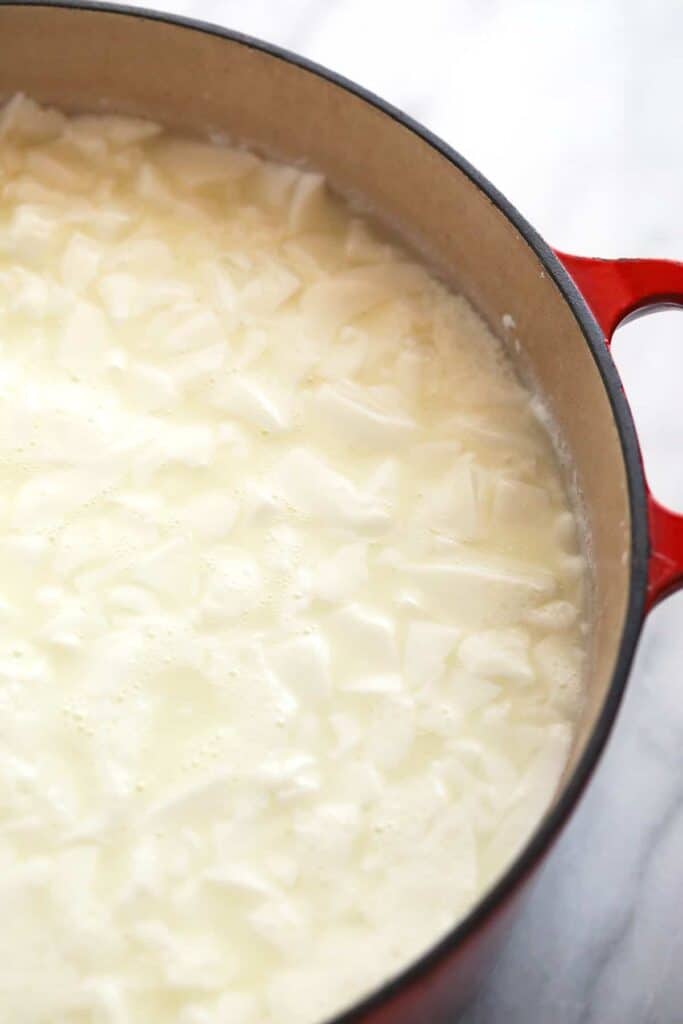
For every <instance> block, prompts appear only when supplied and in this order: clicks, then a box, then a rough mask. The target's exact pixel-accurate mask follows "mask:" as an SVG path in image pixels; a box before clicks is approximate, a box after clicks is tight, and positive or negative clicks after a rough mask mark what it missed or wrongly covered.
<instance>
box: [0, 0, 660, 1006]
mask: <svg viewBox="0 0 683 1024" xmlns="http://www.w3.org/2000/svg"><path fill="white" fill-rule="evenodd" d="M3 6H7V7H44V8H62V9H66V10H84V11H88V12H92V13H106V14H116V15H122V16H125V17H132V18H140V19H142V20H147V21H156V22H163V23H166V24H170V25H175V26H177V27H178V28H184V29H187V30H189V31H194V32H201V33H204V34H207V35H213V36H218V37H220V38H223V39H227V40H229V41H230V42H233V43H237V44H239V45H241V46H245V47H247V48H249V49H253V50H258V51H261V52H262V53H265V54H267V55H268V56H270V57H274V58H276V59H277V60H281V61H285V62H287V63H289V64H293V65H294V66H295V67H298V68H300V69H301V70H302V71H305V72H307V73H309V74H312V75H316V76H317V77H318V78H322V79H324V80H326V81H327V82H330V83H331V84H333V85H335V86H337V87H338V88H340V89H344V90H346V91H347V92H350V93H352V94H353V95H354V96H356V97H357V98H358V99H360V100H363V101H364V102H365V103H368V104H369V105H370V106H372V107H374V108H375V109H376V110H378V111H379V112H380V113H382V114H384V115H385V116H387V117H389V118H391V119H392V120H394V121H397V122H398V123H399V124H401V125H402V126H403V127H404V128H406V129H407V130H408V131H410V132H412V133H413V134H414V135H417V136H418V137H419V138H420V139H421V140H422V141H423V142H425V143H426V144H427V145H428V146H431V147H432V149H434V150H436V151H437V152H438V153H439V154H440V155H441V156H442V157H444V158H445V159H446V160H448V162H449V163H451V164H452V165H453V166H454V167H455V169H456V170H457V171H459V172H460V173H462V174H464V175H465V176H466V177H467V178H469V179H470V181H471V182H472V183H473V184H474V185H475V186H476V187H477V188H478V189H479V190H480V191H481V192H483V193H484V194H485V195H486V196H487V197H488V199H489V200H490V201H491V202H492V203H493V205H494V206H496V207H497V209H498V210H499V211H500V212H501V213H502V214H503V215H504V216H505V217H506V218H507V220H509V221H510V222H511V223H512V225H513V226H514V227H515V228H516V230H517V231H518V232H519V234H520V235H521V236H522V237H523V239H524V240H525V242H526V243H527V245H528V246H529V247H530V249H531V250H532V251H533V252H534V253H535V255H536V256H537V257H538V259H539V260H540V262H541V264H542V266H543V269H544V271H545V272H546V273H547V274H548V275H549V276H550V277H551V278H552V280H553V282H554V284H555V285H556V287H557V288H558V290H559V291H560V293H561V295H562V297H563V299H564V301H565V302H566V303H567V305H568V306H569V308H570V310H571V312H572V314H573V316H574V319H575V320H576V322H577V324H578V326H579V328H580V330H581V333H582V334H583V336H584V339H585V341H586V343H587V345H588V348H589V350H590V352H591V355H592V357H593V360H594V362H595V364H596V366H597V368H598V372H599V373H600V376H601V378H602V382H603V385H604V387H605V390H606V392H607V397H608V399H609V403H610V407H611V410H612V415H613V417H614V422H615V425H616V428H617V432H618V435H619V441H620V445H621V451H622V456H623V459H624V467H625V471H626V477H627V485H628V501H629V510H630V517H631V531H630V557H631V567H630V585H629V596H628V604H627V608H626V614H625V616H624V625H623V629H622V633H621V638H620V641H619V648H618V653H617V658H616V662H615V667H614V671H613V674H612V680H611V683H610V686H609V689H608V691H607V694H606V697H605V700H604V702H603V706H602V709H601V711H600V714H599V715H598V718H597V720H596V722H595V725H594V727H593V729H592V731H591V734H590V736H589V738H588V741H587V742H586V746H585V748H584V751H583V753H582V754H581V757H580V758H579V760H578V762H577V764H576V766H575V767H574V770H573V771H572V774H571V776H570V777H569V779H568V781H567V782H566V783H565V785H564V786H563V788H562V791H561V792H560V795H559V797H558V798H557V800H556V801H555V803H554V804H553V806H552V807H551V808H550V810H549V811H548V812H547V813H546V814H545V816H544V817H543V818H542V819H541V821H540V822H539V824H538V825H537V827H536V828H535V830H534V831H533V833H532V834H531V836H530V837H529V839H528V840H527V842H526V843H525V844H524V846H523V847H522V849H521V850H520V852H519V853H518V854H517V856H516V857H515V859H514V860H513V861H512V863H511V864H510V865H509V866H508V868H507V869H506V870H505V871H504V873H503V874H502V875H501V876H500V878H499V879H498V881H497V882H496V883H495V884H494V885H493V886H492V887H491V888H490V889H489V890H488V891H487V892H485V894H484V895H483V897H482V898H481V899H479V900H478V901H477V902H476V903H475V904H474V906H473V907H472V909H471V910H470V911H469V912H468V913H467V914H466V916H465V917H464V918H463V919H462V920H461V921H459V922H458V923H457V924H456V925H455V926H454V927H453V928H451V929H450V931H448V932H447V933H446V934H445V935H444V936H442V938H440V939H439V940H438V941H437V942H436V943H434V944H433V945H432V946H430V947H429V948H428V949H427V950H426V951H425V952H424V953H423V954H422V955H421V956H419V957H418V958H417V959H416V960H414V961H412V962H411V963H410V964H409V965H408V967H406V968H404V969H403V970H401V971H399V972H398V973H397V974H396V975H393V976H392V977H390V978H389V979H388V980H387V981H385V982H383V983H382V984H380V985H379V986H378V987H377V988H375V989H373V990H371V991H370V993H369V994H368V995H366V996H365V997H363V998H362V999H361V1000H359V1001H357V1002H356V1003H354V1004H352V1005H351V1006H350V1007H349V1008H348V1009H347V1010H344V1011H343V1012H341V1013H340V1014H337V1015H336V1016H335V1017H334V1018H332V1019H328V1020H327V1021H326V1022H324V1024H360V1022H361V1021H362V1019H363V1018H364V1016H365V1015H366V1014H368V1013H370V1012H371V1011H373V1010H375V1009H378V1008H379V1007H380V1006H386V1004H388V1003H389V1002H390V1001H391V1000H392V999H393V998H394V997H396V996H397V995H399V993H401V992H404V991H406V990H407V989H409V988H410V987H412V985H413V984H414V983H415V982H419V981H420V980H421V979H423V978H424V976H425V975H427V974H428V972H429V971H430V970H431V969H432V968H434V967H436V966H437V965H438V964H439V963H440V962H442V961H444V960H446V959H447V958H448V957H449V955H450V954H452V953H454V952H455V951H456V949H457V948H458V947H462V946H464V945H465V943H466V942H467V941H468V940H470V939H471V938H473V937H474V935H475V933H476V932H477V931H478V930H479V929H480V928H481V927H482V926H483V925H484V924H485V923H486V922H488V920H489V919H490V918H492V917H493V916H494V915H495V913H496V912H497V911H499V910H501V909H502V907H503V906H504V904H505V903H506V901H507V899H508V898H509V897H510V896H511V895H512V894H513V893H514V891H515V890H516V889H517V888H518V887H519V886H520V885H521V884H522V883H523V882H524V880H525V879H526V878H527V876H528V875H530V874H531V872H532V871H533V870H534V869H535V868H536V867H538V865H539V863H540V861H541V859H542V858H543V856H544V855H545V854H546V852H547V851H548V850H549V848H550V847H551V845H552V843H553V842H554V840H555V839H556V838H557V836H558V834H559V832H560V830H561V829H562V828H563V826H564V825H565V824H566V823H567V821H568V819H569V817H570V816H571V814H572V812H573V810H574V808H575V806H576V804H577V802H578V800H579V797H580V796H581V794H582V793H583V790H584V788H585V786H586V785H587V783H588V781H589V779H590V777H591V775H592V774H593V771H594V770H595V768H596V766H597V763H598V761H599V759H600V757H601V755H602V753H603V750H604V748H605V745H606V743H607V739H608V737H609V734H610V732H611V730H612V727H613V725H614V721H615V719H616V716H617V712H618V710H619V706H620V704H621V700H622V698H623V695H624V691H625V687H626V682H627V679H628V675H629V672H630V669H631V665H632V662H633V658H634V655H635V650H636V646H637V643H638V638H639V635H640V631H641V628H642V624H643V619H644V613H645V600H646V592H647V572H648V558H649V551H650V545H649V531H648V516H647V500H646V484H645V476H644V473H643V467H642V462H641V456H640V448H639V445H638V440H637V436H636V431H635V426H634V423H633V418H632V416H631V411H630V409H629V406H628V403H627V401H626V397H625V395H624V392H623V389H622V385H621V381H620V379H619V376H618V373H617V370H616V366H615V364H614V362H613V360H612V358H611V356H610V354H609V350H608V347H607V343H606V339H605V336H604V335H603V333H602V331H601V330H600V328H599V326H598V324H597V322H596V320H595V318H594V316H593V314H592V312H591V311H590V308H589V307H588V305H587V303H586V301H585V299H584V298H583V296H582V295H581V293H580V292H579V291H578V289H577V287H576V285H575V284H574V282H573V281H572V279H571V277H570V276H569V274H568V273H567V271H566V270H565V268H564V267H563V265H562V263H561V262H560V260H559V259H558V257H557V256H556V255H555V253H554V251H553V249H552V248H551V247H550V246H549V245H548V243H547V242H545V241H544V239H543V238H542V237H541V236H540V235H539V234H538V232H537V231H536V230H535V229H534V228H533V227H532V226H531V225H530V224H529V223H528V221H527V220H526V219H525V218H524V217H523V216H522V215H521V214H520V213H519V211H518V210H517V209H516V207H515V206H513V204H512V203H511V202H510V201H509V200H508V199H506V197H505V196H504V195H503V194H502V193H501V192H499V191H498V189H497V188H496V187H495V186H494V185H492V184H491V182H490V181H488V179H487V178H485V177H484V175H482V174H481V173H480V172H479V171H478V170H477V169H476V168H475V167H473V166H472V164H470V163H469V161H468V160H466V159H465V158H464V157H463V156H461V155H460V153H458V152H457V151H456V150H455V149H453V148H452V147H451V146H449V145H448V144H447V143H446V142H444V141H443V140H442V139H440V138H439V137H438V136H437V135H435V134H433V133H432V132H431V131H429V130H428V129H427V128H425V127H424V126H423V125H421V124H420V123H419V122H418V121H416V120H414V119H413V118H412V117H410V116H409V115H408V114H405V113H404V112H403V111H402V110H399V109H398V108H397V107H395V106H393V105H392V104H390V103H387V102H386V101H385V100H383V99H381V98H380V97H379V96H377V95H375V94H374V93H373V92H371V91H370V90H367V89H365V88H363V87H362V86H360V85H357V84H356V83H355V82H353V81H351V80H350V79H348V78H346V77H345V76H343V75H340V74H337V73H336V72H334V71H331V70H329V69H328V68H326V67H324V66H322V65H320V64H318V63H316V62H315V61H311V60H308V59H307V58H305V57H302V56H300V55H299V54H296V53H293V52H292V51H291V50H288V49H286V48H284V47H280V46H277V45H274V44H271V43H267V42H264V41H263V40H260V39H256V38H254V37H252V36H249V35H246V34H244V33H241V32H236V31H233V30H232V29H227V28H223V27H222V26H219V25H215V24H212V23H210V22H205V21H202V20H200V19H197V18H187V17H182V16H178V15H172V14H168V13H164V12H161V11H155V10H152V9H149V8H145V7H130V6H127V5H124V4H117V3H109V2H103V3H99V2H98V3H93V2H91V0H2V2H0V7H3Z"/></svg>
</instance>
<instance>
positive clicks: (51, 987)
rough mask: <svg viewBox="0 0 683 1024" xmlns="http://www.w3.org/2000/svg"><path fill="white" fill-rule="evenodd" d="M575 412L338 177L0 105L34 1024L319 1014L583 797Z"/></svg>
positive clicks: (12, 865) (376, 975)
mask: <svg viewBox="0 0 683 1024" xmlns="http://www.w3.org/2000/svg"><path fill="white" fill-rule="evenodd" d="M538 409H539V403H538V400H537V399H534V397H533V396H532V395H531V394H530V392H529V391H528V390H526V388H525V387H524V386H523V385H522V384H521V383H520V381H519V380H518V379H517V377H516V376H515V373H514V371H513V369H512V366H511V364H510V363H509V362H508V359H507V357H506V355H505V353H504V351H503V349H502V347H501V345H500V344H499V343H498V341H497V340H496V339H495V338H494V337H493V335H492V334H491V333H490V332H489V330H488V329H487V327H486V326H485V325H484V323H483V322H482V321H481V320H480V318H479V317H478V316H477V314H476V313H475V312H474V311H473V310H472V308H471V307H470V306H469V305H468V304H467V302H466V301H465V300H464V299H463V298H461V297H459V296H457V295H454V294H452V293H451V292H449V291H448V290H447V289H446V288H445V287H444V285H443V284H441V283H439V282H438V281H437V280H436V279H435V278H434V277H433V276H432V275H431V274H430V272H429V270H428V269H425V268H424V267H422V266H420V265H418V264H417V263H416V262H414V260H413V258H412V257H411V256H410V255H409V254H408V253H407V252H406V251H404V250H403V249H402V248H401V247H400V246H399V245H397V244H396V243H395V242H393V241H389V240H388V239H387V238H385V237H383V236H382V235H381V234H380V233H379V232H378V231H377V230H376V229H375V228H374V227H372V226H371V225H370V224H369V223H368V221H367V220H366V219H364V217H363V216H360V215H359V214H358V213H357V212H356V211H355V210H354V209H353V208H352V207H351V206H349V205H346V204H345V203H343V202H342V201H341V200H339V199H337V198H334V197H333V196H332V195H331V194H330V193H329V191H328V189H327V187H326V185H325V182H324V180H323V178H322V177H321V176H319V175H318V174H313V173H309V172H304V171H302V170H300V169H295V168H293V167H288V166H283V165H281V164H277V163H274V162H269V161H265V160H262V159H260V158H259V157H257V156H255V155H253V154H252V153H249V152H246V151H245V150H242V149H238V148H228V147H227V146H224V145H218V144H216V145H210V144H208V143H207V144H204V143H198V142H193V141H188V140H186V139H182V138H179V137H174V136H172V135H169V134H167V133H166V132H165V131H164V130H162V128H160V127H159V126H157V125H155V124H151V123H148V122H146V121H139V120H131V119H129V118H123V117H117V116H110V115H107V116H79V117H65V116H63V115H62V114H60V113H58V112H56V111H54V110H48V109H45V108H41V107H39V106H38V105H36V104H35V103H34V102H32V101H31V100H29V99H26V98H23V97H20V96H17V97H15V98H13V99H11V100H10V101H9V102H7V103H6V104H5V105H4V107H3V108H2V109H1V110H0V906H1V908H2V927H1V928H0V1020H2V1021H6V1022H8V1024H57V1022H59V1024H319V1022H321V1021H323V1020H324V1019H327V1018H328V1017H329V1016H331V1015H332V1014H334V1013H335V1012H338V1011H340V1010H342V1009H344V1008H345V1007H347V1006H348V1005H349V1004H351V1003H352V1002H353V1001H354V1000H355V999H357V998H358V997H360V996H361V995H363V994H365V993H366V992H368V991H369V990H371V989H372V988H373V987H375V986H377V985H378V984H380V983H381V982H383V981H384V980H386V979H387V978H388V977H390V976H391V975H393V974H395V973H397V972H398V971H400V970H401V969H402V968H404V967H405V966H406V965H407V964H408V963H409V962H410V961H411V959H414V958H415V957H416V956H418V955H419V954H421V953H422V952H424V951H425V950H426V949H427V948H428V947H429V946H430V945H431V944H433V943H434V942H435V941H436V940H437V939H439V938H440V937H441V936H442V935H443V934H444V932H445V931H447V930H448V929H449V928H450V927H451V926H453V925H454V923H455V922H457V921H458V920H459V919H460V918H461V917H462V916H463V915H464V914H465V913H466V912H467V911H468V910H469V909H470V908H471V907H472V906H473V904H474V903H475V902H476V900H477V899H478V897H480V896H481V894H482V893H483V892H484V891H485V890H486V889H487V887H488V886H489V885H490V884H491V882H492V881H493V880H494V879H495V878H496V877H497V876H498V875H499V874H500V872H501V870H503V869H504V868H505V867H506V866H507V865H508V863H509V862H510V860H511V858H512V857H513V856H514V854H515V853H516V852H517V851H518V850H519V847H520V845H521V844H522V843H523V842H524V840H525V839H526V838H527V836H528V835H529V833H530V831H531V830H532V828H533V827H534V826H535V824H536V823H537V822H538V821H539V819H540V818H541V816H542V814H543V812H544V810H545V809H546V808H547V806H548V804H549V802H550V801H551V799H552V797H553V794H554V791H555V788H556V786H557V783H558V780H559V777H560V775H561V773H562V770H563V767H564V765H565V764H566V760H567V757H568V752H569V748H570V745H571V742H572V736H573V732H574V729H575V726H576V723H577V720H578V717H579V715H580V712H581V703H582V690H583V676H584V668H583V666H584V661H585V651H586V640H585V632H586V627H585V622H584V619H585V608H584V601H585V590H586V578H587V573H586V568H585V563H584V559H583V557H582V556H581V553H580V549H579V544H578V530H577V524H576V522H575V519H574V516H573V514H572V512H571V509H570V504H569V499H568V496H567V494H566V493H565V489H564V486H563V483H562V476H561V472H560V467H559V463H558V461H557V459H556V456H555V454H554V451H553V447H552V444H551V440H550V437H549V435H548V433H547V431H546V428H545V426H544V418H543V417H542V416H539V415H538Z"/></svg>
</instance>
